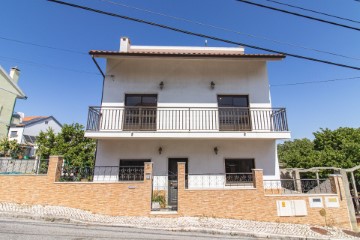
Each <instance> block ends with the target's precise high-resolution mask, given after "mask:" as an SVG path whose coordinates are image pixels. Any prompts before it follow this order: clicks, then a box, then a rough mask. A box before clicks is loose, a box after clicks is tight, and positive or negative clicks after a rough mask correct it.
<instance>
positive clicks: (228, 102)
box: [218, 96, 232, 107]
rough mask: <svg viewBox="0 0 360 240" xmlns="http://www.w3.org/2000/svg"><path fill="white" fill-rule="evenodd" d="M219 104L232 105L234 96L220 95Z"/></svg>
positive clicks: (223, 105) (221, 105) (222, 105)
mask: <svg viewBox="0 0 360 240" xmlns="http://www.w3.org/2000/svg"><path fill="white" fill-rule="evenodd" d="M218 105H219V107H232V97H231V96H218Z"/></svg>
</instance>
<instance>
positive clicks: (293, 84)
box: [270, 77, 360, 87]
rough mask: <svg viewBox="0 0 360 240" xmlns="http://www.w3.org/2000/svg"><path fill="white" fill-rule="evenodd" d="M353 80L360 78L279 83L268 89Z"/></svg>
mask: <svg viewBox="0 0 360 240" xmlns="http://www.w3.org/2000/svg"><path fill="white" fill-rule="evenodd" d="M353 79H360V77H348V78H335V79H329V80H321V81H307V82H296V83H280V84H271V85H270V87H284V86H295V85H305V84H316V83H327V82H337V81H346V80H353Z"/></svg>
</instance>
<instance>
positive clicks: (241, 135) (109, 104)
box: [85, 39, 290, 188]
mask: <svg viewBox="0 0 360 240" xmlns="http://www.w3.org/2000/svg"><path fill="white" fill-rule="evenodd" d="M154 51H155V52H156V53H157V54H158V53H160V55H151V54H153V53H154ZM227 51H228V52H227ZM122 52H123V53H125V55H122V54H117V53H116V52H112V54H109V55H106V52H105V54H104V52H101V51H100V52H99V53H98V54H97V55H96V56H97V57H104V58H106V60H107V64H106V73H105V77H104V88H103V98H102V103H101V107H99V108H96V109H95V110H94V111H93V112H91V114H90V113H89V116H90V115H91V116H92V118H89V121H88V123H90V127H89V125H88V130H87V131H86V134H85V136H87V137H91V138H94V139H97V140H98V141H97V153H96V163H95V168H96V167H98V169H103V171H102V172H101V171H99V172H97V170H96V169H95V174H94V175H95V176H94V181H109V180H111V181H118V175H119V164H120V160H137V159H138V160H140V159H142V160H150V161H151V162H153V170H154V176H156V177H161V176H165V175H167V173H168V171H169V169H168V162H169V159H170V158H186V159H187V160H188V171H189V184H190V185H191V181H190V180H191V178H192V177H194V176H197V175H202V176H207V179H211V178H218V177H220V178H221V177H223V178H225V174H226V170H225V159H253V160H254V163H255V166H254V167H255V168H259V169H263V170H264V179H269V180H271V179H279V177H280V175H279V166H278V160H277V152H276V140H277V139H287V138H290V132H289V131H288V130H287V125H286V127H283V125H282V124H283V123H279V120H278V118H276V116H275V115H276V114H278V113H277V112H276V111H273V106H272V104H271V97H270V89H269V81H268V74H267V62H268V61H270V60H280V59H281V58H282V57H279V58H278V59H274V58H271V57H269V58H267V56H266V55H261V56H255V57H253V56H250V55H249V57H247V56H246V55H244V49H243V48H238V49H237V48H231V49H230V48H229V49H228V50H227V49H226V48H211V49H210V48H186V47H184V48H176V47H175V48H172V47H159V48H156V47H154V48H152V47H146V46H145V47H141V46H130V45H129V42H126V41H125V40H124V41H123V39H122V45H121V48H120V53H122ZM193 52H194V53H196V54H200V55H198V56H192V55H189V56H187V55H186V54H189V53H193ZM129 53H130V54H129ZM131 53H135V55H131ZM139 53H140V54H142V55H141V56H139V55H136V54H139ZM174 53H181V54H185V55H181V56H172V55H171V54H174ZM147 54H150V55H149V56H148V55H147ZM201 54H203V55H201ZM206 54H210V55H211V54H215V55H216V54H220V55H216V56H214V55H213V56H214V57H213V56H208V55H206ZM221 54H224V56H223V55H221ZM226 55H227V56H230V58H228V57H226ZM232 55H234V56H235V57H234V58H231V56H232ZM126 94H153V95H156V96H157V97H156V98H157V103H156V110H155V112H154V115H155V116H156V119H155V120H154V121H155V123H154V129H150V130H147V131H141V130H126V129H125V128H123V127H122V125H123V123H124V121H125V120H124V119H125V118H126V116H125V114H126V113H125V110H124V107H125V105H126V104H125V96H126ZM219 95H221V96H223V95H225V96H230V95H236V96H238V95H241V96H244V95H245V96H248V103H249V104H248V107H249V121H250V124H249V125H250V126H251V127H250V128H249V129H248V130H242V131H237V130H225V131H224V130H223V129H220V128H219V121H220V120H219V111H218V96H219ZM258 109H260V110H258ZM269 109H270V110H269ZM93 116H97V118H96V117H95V118H94V117H93ZM274 116H275V117H274ZM284 119H285V121H286V114H285V113H284V115H282V120H284ZM174 122H176V124H173V125H172V123H174ZM94 124H95V125H96V127H94V126H95V125H94ZM286 124H287V123H286ZM170 125H171V127H166V126H170ZM175 125H176V126H175ZM178 125H179V126H181V127H179V126H178ZM280 125H281V130H279V126H280ZM164 126H165V127H164ZM124 129H125V130H124ZM215 148H216V149H217V150H218V151H217V152H216V151H215V150H214V149H215ZM159 149H161V150H162V151H159ZM106 167H109V168H108V169H109V171H110V172H109V171H107V170H106ZM110 169H111V170H110ZM217 174H218V176H217ZM202 181H203V180H202ZM216 182H217V183H218V182H219V181H216ZM220 182H221V181H220ZM190 185H189V186H190ZM223 185H224V184H223ZM190 187H191V186H190ZM194 187H196V186H194ZM211 187H212V188H216V187H217V186H216V184H215V185H214V184H213V185H211ZM221 187H224V186H221Z"/></svg>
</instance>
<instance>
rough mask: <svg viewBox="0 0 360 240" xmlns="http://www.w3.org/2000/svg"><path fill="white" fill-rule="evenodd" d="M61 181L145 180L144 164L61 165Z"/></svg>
mask: <svg viewBox="0 0 360 240" xmlns="http://www.w3.org/2000/svg"><path fill="white" fill-rule="evenodd" d="M59 171H60V181H63V182H79V181H86V182H92V181H94V182H101V181H105V182H118V181H120V182H121V181H124V182H125V181H144V167H143V166H126V167H125V166H120V167H119V166H96V167H91V166H85V167H77V166H68V165H63V166H61V169H59Z"/></svg>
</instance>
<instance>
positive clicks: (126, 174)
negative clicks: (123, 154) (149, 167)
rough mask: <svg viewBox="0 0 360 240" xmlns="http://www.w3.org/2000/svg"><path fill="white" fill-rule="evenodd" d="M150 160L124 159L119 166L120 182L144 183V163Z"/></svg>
mask: <svg viewBox="0 0 360 240" xmlns="http://www.w3.org/2000/svg"><path fill="white" fill-rule="evenodd" d="M145 162H151V160H150V159H122V160H120V164H119V181H143V180H144V163H145Z"/></svg>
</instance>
